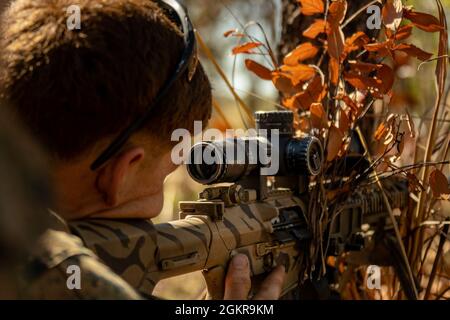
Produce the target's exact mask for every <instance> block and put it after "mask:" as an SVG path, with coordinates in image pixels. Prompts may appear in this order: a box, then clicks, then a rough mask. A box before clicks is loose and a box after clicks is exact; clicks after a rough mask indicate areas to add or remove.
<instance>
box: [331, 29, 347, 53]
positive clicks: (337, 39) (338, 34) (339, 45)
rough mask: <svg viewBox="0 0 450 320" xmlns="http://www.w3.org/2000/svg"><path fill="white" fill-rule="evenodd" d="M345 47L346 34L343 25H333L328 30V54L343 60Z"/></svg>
mask: <svg viewBox="0 0 450 320" xmlns="http://www.w3.org/2000/svg"><path fill="white" fill-rule="evenodd" d="M344 47H345V36H344V33H343V32H342V29H341V27H339V26H335V27H331V29H330V30H329V32H328V54H329V55H330V57H332V58H334V59H336V60H338V61H339V62H340V61H341V58H342V55H343V53H344Z"/></svg>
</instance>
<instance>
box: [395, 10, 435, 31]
mask: <svg viewBox="0 0 450 320" xmlns="http://www.w3.org/2000/svg"><path fill="white" fill-rule="evenodd" d="M404 17H405V18H406V19H408V20H409V21H411V22H412V23H413V24H414V25H415V26H416V27H417V28H419V29H421V30H423V31H427V32H438V31H442V30H444V27H443V26H442V25H441V23H440V22H439V20H438V19H437V18H436V17H434V16H432V15H431V14H427V13H422V12H415V11H410V10H406V11H405V13H404Z"/></svg>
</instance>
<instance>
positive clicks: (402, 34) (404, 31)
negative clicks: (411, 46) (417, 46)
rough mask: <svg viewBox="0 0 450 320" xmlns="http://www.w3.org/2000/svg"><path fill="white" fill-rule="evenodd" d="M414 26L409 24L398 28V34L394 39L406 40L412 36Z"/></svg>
mask: <svg viewBox="0 0 450 320" xmlns="http://www.w3.org/2000/svg"><path fill="white" fill-rule="evenodd" d="M412 28H413V26H412V25H411V24H407V25H405V26H401V27H400V28H398V30H397V32H396V33H395V34H394V39H395V40H397V41H401V40H405V39H407V38H409V36H411V33H412Z"/></svg>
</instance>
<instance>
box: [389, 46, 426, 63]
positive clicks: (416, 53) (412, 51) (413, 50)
mask: <svg viewBox="0 0 450 320" xmlns="http://www.w3.org/2000/svg"><path fill="white" fill-rule="evenodd" d="M393 50H399V51H403V52H405V53H407V54H408V55H410V56H413V57H416V58H417V59H419V60H422V61H426V60H429V59H430V58H431V57H432V56H433V54H431V53H428V52H426V51H424V50H422V49H420V48H418V47H416V46H415V45H413V44H408V43H401V44H399V45H397V46H395V47H394V48H393Z"/></svg>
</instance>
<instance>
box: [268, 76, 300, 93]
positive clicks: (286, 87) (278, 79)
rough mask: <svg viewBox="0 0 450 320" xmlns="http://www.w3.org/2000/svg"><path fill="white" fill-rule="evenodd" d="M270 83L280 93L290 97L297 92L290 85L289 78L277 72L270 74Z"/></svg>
mask: <svg viewBox="0 0 450 320" xmlns="http://www.w3.org/2000/svg"><path fill="white" fill-rule="evenodd" d="M272 82H273V84H274V86H275V88H277V90H278V91H280V92H281V93H283V94H285V95H288V96H291V95H294V94H296V93H297V92H298V90H297V89H296V88H295V87H294V85H293V84H292V80H291V78H290V77H289V76H288V75H286V74H284V73H282V72H279V71H275V72H273V73H272Z"/></svg>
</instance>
